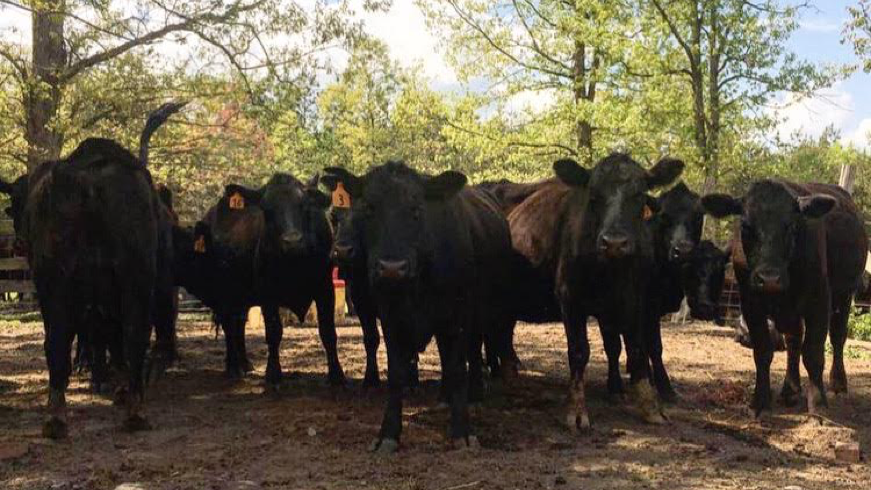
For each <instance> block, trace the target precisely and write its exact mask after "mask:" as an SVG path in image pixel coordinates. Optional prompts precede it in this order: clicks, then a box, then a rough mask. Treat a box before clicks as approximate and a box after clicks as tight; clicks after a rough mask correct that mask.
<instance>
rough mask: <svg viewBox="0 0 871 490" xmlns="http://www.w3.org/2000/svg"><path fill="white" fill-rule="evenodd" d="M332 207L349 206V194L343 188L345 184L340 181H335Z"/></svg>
mask: <svg viewBox="0 0 871 490" xmlns="http://www.w3.org/2000/svg"><path fill="white" fill-rule="evenodd" d="M333 207H334V208H350V207H351V195H350V194H348V191H346V190H345V186H344V185H343V184H342V183H341V182H338V183H336V190H334V191H333Z"/></svg>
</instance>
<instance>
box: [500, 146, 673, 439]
mask: <svg viewBox="0 0 871 490" xmlns="http://www.w3.org/2000/svg"><path fill="white" fill-rule="evenodd" d="M682 170H683V163H682V162H680V161H677V160H671V159H665V160H662V161H660V162H659V163H657V164H656V165H655V166H654V167H653V168H652V169H650V170H649V171H648V170H645V169H643V168H642V167H641V166H640V165H638V163H636V162H635V161H634V160H632V159H631V158H630V157H629V156H628V155H624V154H619V153H616V154H612V155H610V156H608V157H606V158H604V159H602V160H601V161H599V162H598V163H597V164H596V166H595V168H594V169H593V170H592V171H590V170H586V169H584V168H581V167H580V166H579V165H578V164H577V163H575V162H574V161H572V160H568V159H565V160H559V161H557V162H556V163H555V164H554V171H555V173H556V175H557V177H558V178H559V182H554V183H553V184H551V185H548V186H545V187H544V188H542V189H541V190H539V191H538V192H536V193H535V194H533V195H532V196H530V197H529V198H527V199H526V200H525V201H523V203H522V204H520V205H519V206H518V207H517V208H516V209H515V210H514V211H513V212H512V213H511V215H510V216H509V221H510V223H511V234H512V242H513V245H514V248H515V250H517V251H518V252H519V253H520V254H521V255H523V257H525V259H526V261H527V263H528V269H527V274H529V275H530V277H531V280H527V281H524V282H526V283H528V284H532V285H534V286H535V289H536V290H537V292H533V293H530V294H527V295H526V297H527V298H528V299H527V301H528V302H529V303H530V304H532V305H533V307H532V308H531V310H532V311H530V313H531V316H537V317H538V318H536V319H538V320H546V319H548V318H551V317H553V316H554V315H555V313H557V312H555V311H554V309H556V308H558V313H559V316H560V317H561V318H562V320H563V323H564V324H565V329H566V340H567V343H568V357H569V367H570V370H571V377H572V382H571V389H570V395H571V399H572V407H571V408H570V409H569V413H568V415H567V422H568V423H569V426H570V427H571V428H572V429H575V428H586V427H589V423H590V422H589V416H588V414H587V409H586V402H585V396H584V371H585V369H586V365H587V362H588V361H589V357H590V346H589V341H588V339H587V329H586V324H587V318H588V316H589V315H594V316H596V317H597V318H598V320H599V327H600V330H601V332H602V336H603V338H604V340H605V347H606V353H607V354H608V360H609V366H610V367H611V369H609V372H610V373H611V374H612V375H613V374H614V373H616V379H614V378H612V377H611V376H609V383H608V384H609V387H612V389H617V388H619V385H620V384H622V381H621V380H620V378H619V369H614V367H615V366H619V357H620V351H621V344H620V335H621V334H622V335H623V337H624V341H625V343H626V346H627V352H628V361H629V371H630V375H631V379H632V389H633V393H634V394H635V396H636V400H637V402H638V404H639V406H640V408H641V409H642V413H643V416H644V418H645V420H647V421H650V422H654V423H660V422H662V415H661V413H660V411H659V408H658V404H657V402H656V395H655V393H654V392H653V390H652V389H651V387H650V383H649V379H650V364H649V362H648V351H647V347H646V342H645V339H644V326H645V321H646V315H647V314H648V313H647V309H648V308H650V303H649V298H648V284H649V280H650V276H651V274H652V272H653V270H654V269H653V268H654V243H653V233H652V231H651V229H650V226H649V225H648V223H646V221H645V206H649V205H650V204H651V201H652V198H651V197H650V196H649V195H648V194H647V192H648V191H649V190H650V189H654V188H657V187H661V186H664V185H667V184H669V183H671V182H672V181H673V180H675V179H676V178H677V177H678V176H679V175H680V173H681V172H682ZM554 293H555V294H554Z"/></svg>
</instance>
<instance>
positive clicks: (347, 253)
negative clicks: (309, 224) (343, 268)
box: [333, 244, 354, 261]
mask: <svg viewBox="0 0 871 490" xmlns="http://www.w3.org/2000/svg"><path fill="white" fill-rule="evenodd" d="M333 258H334V259H335V260H340V261H349V260H351V259H353V258H354V246H353V245H338V244H337V245H335V246H334V247H333Z"/></svg>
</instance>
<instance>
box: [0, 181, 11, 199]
mask: <svg viewBox="0 0 871 490" xmlns="http://www.w3.org/2000/svg"><path fill="white" fill-rule="evenodd" d="M12 190H13V186H12V184H11V183H9V182H6V181H5V180H3V179H0V193H3V194H8V195H10V196H11V195H12Z"/></svg>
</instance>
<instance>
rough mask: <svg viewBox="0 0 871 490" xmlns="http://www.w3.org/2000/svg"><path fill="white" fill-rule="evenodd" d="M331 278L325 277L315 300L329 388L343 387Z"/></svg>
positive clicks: (334, 296) (343, 377)
mask: <svg viewBox="0 0 871 490" xmlns="http://www.w3.org/2000/svg"><path fill="white" fill-rule="evenodd" d="M330 277H331V276H329V275H327V276H326V282H325V283H324V284H323V285H322V286H323V287H322V289H321V293H320V294H319V296H318V298H317V299H315V306H316V307H317V311H318V334H319V335H320V337H321V343H322V344H323V345H324V351H326V355H327V381H328V382H329V383H330V385H331V386H343V385H344V384H345V373H344V372H343V371H342V365H341V363H339V352H338V348H337V344H338V338H337V337H336V318H335V316H336V291H335V290H334V289H333V280H332V279H331V278H330Z"/></svg>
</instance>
